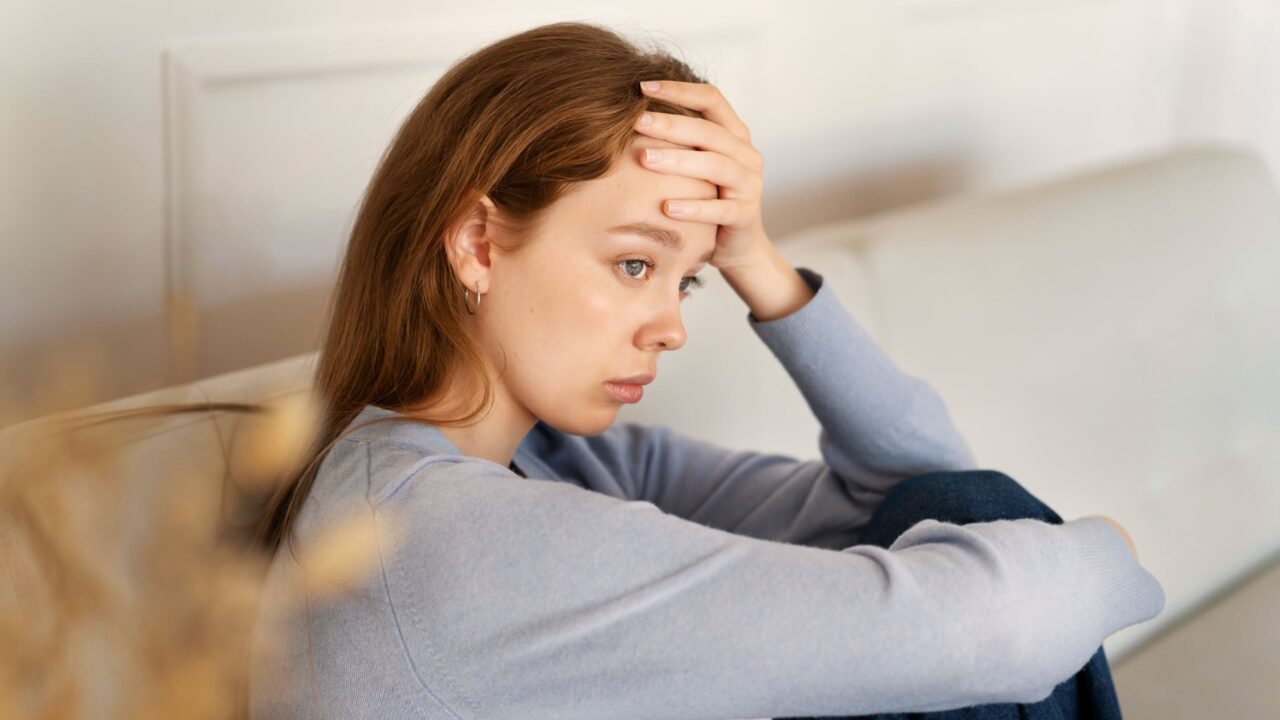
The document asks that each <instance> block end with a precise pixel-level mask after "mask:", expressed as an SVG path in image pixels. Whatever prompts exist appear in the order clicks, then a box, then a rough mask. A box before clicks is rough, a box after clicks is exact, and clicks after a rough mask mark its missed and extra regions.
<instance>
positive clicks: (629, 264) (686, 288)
mask: <svg viewBox="0 0 1280 720" xmlns="http://www.w3.org/2000/svg"><path fill="white" fill-rule="evenodd" d="M618 267H621V268H623V271H622V274H623V275H626V276H627V277H628V278H631V279H632V280H639V279H640V276H639V275H634V274H632V273H631V272H629V271H643V269H645V268H648V269H649V270H651V271H652V270H654V269H655V268H657V267H658V264H657V263H655V262H653V261H651V260H646V259H644V258H631V259H629V260H621V261H619V262H618ZM685 281H688V284H686V282H685ZM705 284H706V281H705V280H703V279H702V278H700V277H698V276H696V275H691V276H689V277H685V278H681V279H680V294H681V297H688V296H689V295H691V294H692V292H693V290H692V289H691V288H700V287H702V286H703V285H705Z"/></svg>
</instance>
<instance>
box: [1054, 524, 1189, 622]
mask: <svg viewBox="0 0 1280 720" xmlns="http://www.w3.org/2000/svg"><path fill="white" fill-rule="evenodd" d="M1063 527H1064V528H1066V529H1068V530H1070V531H1071V532H1072V533H1073V534H1074V535H1076V537H1078V538H1079V540H1080V552H1079V554H1078V555H1077V557H1078V559H1079V561H1080V563H1081V567H1080V568H1079V573H1076V574H1073V576H1074V577H1075V578H1077V579H1078V578H1087V577H1096V578H1098V581H1097V583H1098V584H1097V586H1096V587H1095V588H1094V589H1093V591H1091V592H1088V593H1086V594H1084V597H1090V598H1097V599H1098V602H1099V603H1101V607H1099V608H1097V609H1096V611H1095V612H1093V613H1092V614H1091V615H1090V616H1091V617H1094V618H1097V620H1098V623H1099V624H1100V625H1101V627H1099V628H1097V630H1098V637H1104V638H1105V637H1107V636H1109V635H1111V634H1112V633H1114V632H1116V631H1118V630H1121V629H1123V628H1126V627H1128V626H1130V625H1134V624H1137V623H1140V622H1145V621H1147V620H1150V619H1151V618H1154V617H1155V616H1157V615H1159V614H1160V613H1161V612H1162V611H1163V610H1164V605H1165V595H1164V588H1162V587H1161V586H1160V582H1159V581H1158V580H1156V578H1155V576H1154V575H1152V574H1151V573H1150V572H1148V571H1147V569H1146V568H1144V567H1142V565H1141V563H1139V562H1138V559H1137V558H1136V557H1134V555H1133V552H1132V551H1131V550H1129V545H1128V543H1126V542H1125V541H1124V537H1123V536H1122V535H1121V534H1120V532H1119V531H1118V530H1116V529H1115V528H1114V527H1112V526H1111V524H1110V523H1108V522H1107V521H1106V520H1103V519H1102V518H1098V517H1082V518H1076V519H1075V520H1072V521H1070V522H1067V523H1064V524H1063Z"/></svg>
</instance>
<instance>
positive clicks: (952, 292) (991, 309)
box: [0, 144, 1280, 717]
mask: <svg viewBox="0 0 1280 720" xmlns="http://www.w3.org/2000/svg"><path fill="white" fill-rule="evenodd" d="M774 243H775V244H776V245H777V247H778V248H779V251H780V252H781V253H782V255H783V256H784V257H785V258H787V259H788V261H789V262H791V263H792V264H793V265H803V266H807V267H810V268H813V269H814V270H816V271H818V272H819V273H821V274H822V275H823V276H824V278H825V279H826V282H829V283H831V285H832V286H833V289H834V291H835V292H836V294H837V295H838V296H839V297H840V298H841V300H842V301H843V302H844V304H845V305H846V307H847V308H848V309H849V310H850V312H851V313H852V314H853V315H854V316H855V317H856V318H857V319H858V320H859V321H860V322H861V323H862V324H863V325H864V326H865V327H866V328H867V329H868V331H869V332H870V333H871V334H872V336H873V337H875V339H876V340H877V341H878V342H879V343H880V344H881V346H882V347H884V348H885V350H886V351H887V352H888V354H889V355H890V356H891V357H892V358H893V359H894V360H895V361H896V362H897V363H898V365H899V367H901V368H902V369H903V370H904V371H905V372H908V373H911V374H913V375H916V376H919V377H922V378H924V379H926V380H928V381H929V382H930V383H931V384H932V385H933V386H934V387H935V388H936V389H937V390H938V392H939V393H940V394H941V395H942V397H943V398H944V399H945V401H946V403H947V405H948V408H949V409H950V411H951V414H952V417H953V419H954V421H955V423H956V426H957V427H958V428H959V429H960V431H961V432H962V434H963V435H964V436H965V437H966V439H967V440H968V441H969V444H970V446H971V447H972V449H973V450H974V453H975V456H976V458H977V461H978V463H979V465H980V466H981V467H984V468H993V469H998V470H1000V471H1002V472H1005V473H1007V474H1009V475H1010V476H1012V477H1014V478H1016V479H1017V480H1019V481H1020V482H1021V483H1022V484H1023V485H1024V486H1026V487H1027V488H1028V489H1029V490H1030V491H1031V492H1032V493H1033V494H1035V495H1036V496H1037V497H1039V498H1041V499H1042V500H1044V501H1045V502H1047V503H1048V504H1050V505H1051V506H1052V507H1053V508H1054V509H1055V510H1056V511H1057V512H1058V513H1059V514H1060V515H1062V516H1063V517H1064V518H1067V519H1071V518H1075V517H1079V516H1082V515H1087V514H1105V515H1108V516H1110V517H1112V518H1114V519H1116V520H1117V521H1118V522H1120V523H1121V524H1122V525H1123V526H1124V527H1125V528H1126V529H1127V530H1128V531H1129V533H1130V535H1131V536H1132V537H1133V539H1134V542H1135V544H1136V546H1137V549H1138V552H1139V555H1140V559H1141V561H1142V563H1143V564H1144V566H1146V567H1147V568H1148V569H1149V570H1150V571H1151V572H1152V573H1153V574H1154V575H1155V576H1156V577H1157V578H1159V579H1160V581H1161V583H1162V585H1163V586H1164V588H1165V592H1166V598H1167V600H1166V607H1165V610H1164V612H1163V613H1162V614H1161V615H1160V616H1158V617H1157V618H1155V619H1153V620H1151V621H1149V622H1146V623H1143V624H1140V625H1137V626H1133V627H1130V628H1126V629H1125V630H1123V631H1121V632H1118V633H1116V634H1115V635H1113V636H1111V637H1110V638H1108V639H1107V641H1106V643H1105V647H1106V650H1107V653H1108V657H1109V658H1110V660H1111V663H1112V667H1113V671H1114V672H1115V674H1116V676H1117V686H1118V688H1119V691H1120V693H1121V699H1122V704H1123V705H1124V707H1125V709H1126V712H1127V713H1129V714H1131V715H1132V716H1133V717H1183V716H1185V717H1201V716H1207V715H1209V714H1213V715H1215V716H1216V715H1222V714H1223V709H1224V708H1228V707H1232V708H1244V707H1247V708H1250V709H1257V710H1258V711H1259V712H1261V713H1264V714H1265V715H1266V716H1271V717H1280V698H1278V697H1277V696H1276V695H1275V694H1274V693H1275V692H1276V691H1275V689H1274V688H1273V687H1272V688H1269V687H1268V685H1269V684H1268V683H1267V682H1266V681H1267V680H1268V679H1271V678H1274V676H1275V674H1276V671H1277V670H1280V652H1278V651H1277V650H1276V649H1275V646H1274V645H1272V644H1270V643H1269V642H1268V643H1265V644H1263V643H1262V640H1261V639H1260V638H1266V637H1268V636H1267V633H1270V637H1271V638H1273V639H1274V638H1275V637H1276V635H1277V625H1276V622H1277V621H1276V620H1275V618H1274V615H1275V613H1273V612H1264V611H1263V608H1266V607H1268V602H1269V606H1270V607H1272V608H1275V607H1280V584H1278V583H1277V582H1274V581H1272V582H1270V584H1269V587H1270V588H1271V593H1272V595H1271V596H1270V597H1269V598H1266V597H1256V591H1253V592H1255V596H1251V597H1252V598H1253V599H1252V600H1251V601H1250V602H1249V603H1248V604H1247V607H1253V608H1255V610H1254V612H1255V613H1256V617H1249V616H1247V615H1246V616H1245V617H1243V618H1241V617H1240V615H1239V614H1238V613H1237V614H1236V615H1235V616H1234V617H1228V618H1223V617H1221V616H1220V615H1218V616H1215V615H1214V614H1213V612H1212V610H1213V608H1214V607H1218V606H1220V605H1221V604H1222V603H1223V602H1226V601H1228V600H1230V598H1231V597H1232V596H1233V594H1234V593H1239V592H1242V591H1243V589H1244V588H1246V587H1253V586H1254V585H1256V582H1255V581H1260V580H1261V579H1264V578H1267V577H1275V578H1280V570H1276V569H1275V568H1276V566H1277V558H1278V557H1280V482H1277V480H1278V479H1280V322H1277V320H1276V318H1280V192H1278V191H1277V186H1276V183H1275V180H1274V179H1273V178H1272V177H1271V176H1270V174H1269V172H1268V170H1267V168H1266V166H1265V165H1264V164H1263V163H1262V162H1261V160H1260V159H1259V158H1258V157H1257V156H1256V155H1255V154H1253V153H1252V152H1251V151H1250V150H1248V149H1247V148H1243V147H1236V146H1230V145H1220V144H1203V145H1194V146H1186V147H1181V148H1175V149H1171V150H1168V151H1164V152H1160V153H1158V154H1152V155H1147V156H1142V157H1135V158H1131V159H1129V160H1127V161H1125V162H1120V163H1113V164H1109V165H1106V166H1098V167H1093V168H1088V169H1085V170H1081V171H1077V172H1075V173H1073V174H1071V175H1070V176H1066V177H1059V178H1055V179H1051V180H1048V181H1042V182H1039V183H1036V184H1034V185H1025V186H1022V187H1018V188H1013V189H1010V190H1005V191H1000V192H988V193H983V194H976V195H969V196H960V197H954V198H950V199H947V200H944V201H937V202H928V203H921V204H917V205H911V206H907V207H901V208H897V209H894V210H891V211H886V212H882V213H879V214H876V215H874V216H870V217H862V218H857V219H853V220H845V221H837V222H829V223H824V224H821V225H818V226H813V227H809V228H805V229H803V230H800V231H797V232H794V233H790V234H789V235H787V236H785V237H775V238H774ZM704 277H707V278H708V279H709V282H708V284H707V287H705V288H703V289H702V290H700V291H699V292H697V293H695V294H694V295H693V296H692V297H691V298H690V299H689V300H687V301H686V304H685V311H684V320H685V324H686V328H687V331H688V340H687V343H686V345H685V346H684V347H683V348H682V349H681V350H680V352H675V353H667V354H664V356H663V357H662V358H661V360H660V365H659V380H658V381H657V382H656V383H654V384H653V385H651V386H650V387H649V388H647V389H646V395H645V399H644V401H643V402H642V403H640V404H637V405H628V406H624V407H623V408H622V410H621V411H620V415H619V419H620V420H631V421H641V422H655V423H665V424H668V425H670V426H671V427H672V428H673V429H675V430H677V431H678V432H683V433H687V434H690V435H694V436H698V437H701V438H703V439H706V440H710V441H714V442H718V443H721V444H724V445H727V446H733V447H739V448H744V449H746V448H752V449H761V450H772V451H778V452H785V453H789V454H792V455H794V456H797V457H817V456H818V455H817V438H818V431H819V428H818V425H817V423H816V421H815V420H814V418H813V416H812V414H811V413H810V412H809V411H808V408H807V406H806V405H805V403H804V400H803V398H802V397H801V396H800V394H799V392H798V391H797V390H796V388H795V386H794V385H793V384H792V383H791V382H790V381H789V378H788V377H787V376H786V374H785V373H784V372H783V370H782V367H781V365H780V364H779V363H778V362H777V361H776V359H775V358H773V357H772V356H771V355H770V354H769V352H768V351H767V349H766V348H765V347H764V346H763V345H762V344H761V343H760V342H759V340H758V339H757V338H756V337H755V336H754V335H753V334H752V333H751V332H750V329H749V327H748V326H747V323H746V320H745V318H746V308H745V306H744V305H743V304H742V303H741V301H740V300H739V299H738V298H737V297H736V296H735V295H734V294H733V293H732V292H731V291H730V289H729V288H728V286H727V285H726V284H725V283H724V281H723V279H722V278H720V277H719V276H718V274H716V273H714V270H713V269H712V268H710V267H709V268H708V270H707V272H705V273H704ZM315 360H316V355H315V353H305V354H301V355H297V356H294V357H289V358H285V359H282V360H279V361H277V362H273V363H270V364H264V365H261V366H258V367H252V368H248V369H244V370H240V371H237V372H232V373H228V374H225V375H220V376H217V377H210V378H206V379H203V380H200V381H198V382H195V383H191V384H189V385H184V386H180V387H170V388H164V389H162V390H157V391H155V392H150V393H146V394H142V395H137V396H134V397H129V398H122V399H120V400H116V401H112V402H109V403H103V404H101V405H97V406H95V407H93V408H88V409H86V410H85V411H83V412H101V411H109V410H118V409H126V408H130V407H136V406H141V405H151V404H162V403H179V402H203V401H205V400H208V399H213V400H218V401H224V402H266V401H274V400H279V399H281V398H286V397H289V396H296V395H297V394H300V393H305V392H306V391H307V390H308V388H309V387H310V378H311V373H312V371H313V369H314V367H315ZM78 412H79V411H78ZM75 414H77V413H64V414H59V416H58V418H40V419H37V420H33V421H30V422H26V423H22V424H20V425H16V426H12V427H10V428H7V429H5V430H4V431H3V432H2V433H0V439H3V441H4V442H9V443H19V444H20V443H21V442H22V438H23V437H25V434H26V433H29V432H31V431H33V430H35V429H37V428H39V427H41V426H42V424H47V423H48V422H51V421H53V420H55V419H61V418H64V417H65V416H67V415H75ZM240 422H243V416H242V415H240V414H238V413H227V412H215V413H208V414H204V415H183V416H174V417H169V418H166V419H161V420H149V421H135V422H131V423H130V424H129V425H128V432H127V434H126V435H123V436H120V437H121V439H120V440H119V442H120V443H121V447H122V449H123V450H124V452H123V455H122V458H121V461H122V463H123V465H122V466H121V467H122V472H126V473H131V472H136V474H137V476H138V477H146V476H147V475H146V472H145V470H146V468H149V467H154V466H155V465H156V464H157V463H162V462H172V461H173V460H174V459H175V458H181V461H182V462H185V463H196V464H204V465H206V466H208V467H221V464H222V463H224V462H225V457H226V453H227V450H228V449H229V448H228V439H229V438H232V437H234V435H235V428H236V426H237V424H238V423H240ZM216 475H217V473H215V474H214V476H216ZM206 484H207V485H208V486H207V487H204V488H203V490H201V492H203V493H204V495H203V496H202V497H204V498H205V499H206V501H207V503H208V504H207V506H205V509H206V513H205V514H206V516H207V517H208V521H209V522H216V523H226V524H231V525H238V526H239V527H244V526H245V523H246V522H247V520H248V519H247V518H243V517H228V516H226V514H225V513H226V508H225V503H222V504H220V502H219V498H220V497H222V496H223V494H224V492H225V488H221V487H217V486H216V484H208V483H206ZM129 492H130V493H134V494H131V495H130V496H129V497H130V502H129V503H128V504H127V505H126V512H128V513H132V514H133V515H134V516H133V517H130V519H129V520H128V522H127V523H126V526H127V527H129V528H133V529H136V528H138V527H142V526H145V525H146V523H147V517H148V516H147V513H148V512H149V510H148V508H152V507H153V503H154V498H155V493H156V488H154V487H145V486H143V487H135V488H132V489H130V491H129ZM11 572H12V573H13V577H14V578H15V582H14V583H13V584H12V585H11V586H10V588H9V590H7V591H6V590H3V589H0V601H5V597H6V593H8V594H9V595H8V600H7V601H8V602H19V601H20V598H16V597H15V596H14V593H15V590H16V591H17V592H19V593H20V592H21V591H20V590H18V588H20V587H21V585H22V582H21V581H22V579H23V574H22V570H21V569H20V568H19V569H17V570H14V571H11ZM1268 573H1270V575H1268ZM1064 581H1069V579H1064ZM1260 587H1261V586H1260ZM1206 618H1209V619H1206ZM1232 621H1234V622H1236V623H1237V627H1236V630H1234V631H1232V630H1229V629H1228V628H1229V627H1230V626H1229V623H1230V622H1232ZM1210 623H1216V624H1210ZM1223 623H1228V625H1224V624H1223ZM1241 624H1243V625H1241ZM1192 637H1194V638H1196V641H1195V642H1194V643H1188V642H1184V641H1180V640H1179V638H1192ZM1227 638H1229V639H1230V642H1229V643H1227V642H1226V640H1225V639H1227ZM1215 641H1218V642H1220V643H1226V644H1224V645H1222V646H1221V647H1214V645H1213V644H1214V642H1215ZM1249 642H1253V643H1255V644H1254V645H1252V646H1250V645H1248V643H1249ZM1210 660H1212V661H1213V662H1214V664H1215V666H1222V665H1223V664H1224V663H1225V664H1227V667H1225V668H1223V670H1222V674H1223V675H1230V676H1232V677H1233V678H1235V680H1234V682H1236V683H1237V685H1238V687H1240V688H1243V689H1242V690H1241V691H1240V692H1236V691H1235V690H1233V689H1231V687H1230V686H1227V685H1223V684H1221V683H1216V684H1215V683H1213V682H1209V681H1208V680H1206V679H1205V677H1204V675H1203V674H1202V673H1201V671H1200V670H1198V668H1200V667H1201V664H1203V663H1205V662H1208V661H1210ZM1179 673H1181V675H1180V674H1179ZM1249 688H1252V689H1253V690H1252V691H1250V690H1248V689H1249ZM1268 693H1270V694H1268ZM1242 695H1245V696H1247V697H1242ZM1241 703H1244V704H1243V705H1242V704H1241ZM1249 703H1253V704H1249ZM1268 703H1269V704H1268ZM1178 712H1185V713H1188V714H1186V715H1179V714H1177V713H1178ZM1195 713H1200V714H1195ZM1233 716H1238V717H1243V716H1246V715H1245V714H1240V713H1234V714H1233ZM1249 716H1253V715H1249ZM1256 716H1258V717H1261V716H1263V715H1262V714H1259V715H1256Z"/></svg>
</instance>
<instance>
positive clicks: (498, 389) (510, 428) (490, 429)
mask: <svg viewBox="0 0 1280 720" xmlns="http://www.w3.org/2000/svg"><path fill="white" fill-rule="evenodd" d="M493 393H494V398H493V405H492V407H491V408H490V409H489V412H488V413H487V414H486V415H485V416H484V417H483V418H481V419H480V420H479V421H477V422H475V423H473V424H471V425H467V426H465V427H452V426H439V425H438V426H437V429H438V430H439V431H440V433H441V434H442V435H444V436H445V438H447V439H448V440H449V442H451V443H453V444H454V445H455V446H456V447H457V448H458V450H459V452H461V453H462V454H463V455H466V456H467V457H476V458H481V459H483V460H489V461H491V462H494V463H497V464H499V465H502V466H504V467H510V465H511V462H512V458H514V457H515V453H516V449H517V448H518V447H520V443H521V442H523V441H524V438H525V436H526V435H528V434H529V431H530V430H532V429H533V426H534V423H535V422H537V420H536V419H535V418H534V417H533V416H531V415H530V414H529V413H528V411H526V410H525V409H524V408H523V407H521V406H520V405H519V404H518V403H516V402H515V401H514V400H513V399H512V398H511V396H510V395H509V394H508V393H507V391H506V388H505V387H503V385H502V383H501V382H495V383H494V385H493ZM478 395H479V393H478V392H476V393H474V394H473V393H472V392H470V391H467V392H455V393H445V394H444V395H443V396H442V397H441V398H440V399H439V401H431V402H429V403H428V404H422V405H416V406H414V407H413V408H412V409H407V410H404V411H403V412H404V413H405V414H407V415H414V416H418V417H424V418H431V417H442V416H443V417H448V416H449V413H448V412H445V409H447V410H448V411H451V412H452V414H456V415H461V414H462V413H463V412H465V411H466V409H467V406H466V404H465V403H463V402H462V401H463V399H469V400H470V399H474V398H475V397H477V396H478Z"/></svg>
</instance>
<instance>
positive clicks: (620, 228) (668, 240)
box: [605, 222, 715, 262]
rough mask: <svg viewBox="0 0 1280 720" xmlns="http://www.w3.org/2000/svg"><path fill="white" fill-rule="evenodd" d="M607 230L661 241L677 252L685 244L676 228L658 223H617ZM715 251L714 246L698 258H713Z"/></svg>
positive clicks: (706, 259)
mask: <svg viewBox="0 0 1280 720" xmlns="http://www.w3.org/2000/svg"><path fill="white" fill-rule="evenodd" d="M605 232H607V233H611V234H613V235H638V236H640V237H645V238H649V239H650V240H653V241H654V242H657V243H660V244H661V245H662V246H663V247H667V248H672V249H674V250H675V251H676V252H679V251H680V248H681V247H682V246H683V244H684V238H682V237H680V233H678V232H676V231H674V230H668V229H666V228H663V227H658V226H657V225H653V224H652V223H647V222H634V223H626V224H625V225H615V226H614V227H611V228H609V229H608V230H605ZM714 252H715V249H714V248H712V249H711V250H710V251H708V252H707V254H706V255H703V256H702V257H700V258H698V262H707V261H708V260H710V259H711V254H712V253H714Z"/></svg>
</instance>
